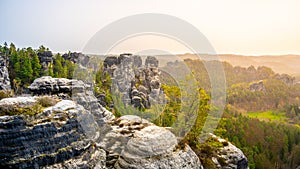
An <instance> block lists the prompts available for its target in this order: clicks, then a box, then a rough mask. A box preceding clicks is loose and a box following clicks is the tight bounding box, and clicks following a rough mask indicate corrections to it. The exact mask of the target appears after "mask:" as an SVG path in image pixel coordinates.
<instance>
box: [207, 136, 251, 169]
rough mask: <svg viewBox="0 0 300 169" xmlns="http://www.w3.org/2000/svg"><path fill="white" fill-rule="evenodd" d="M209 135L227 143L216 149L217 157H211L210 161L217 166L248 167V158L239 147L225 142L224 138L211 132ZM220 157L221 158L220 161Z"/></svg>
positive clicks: (247, 168)
mask: <svg viewBox="0 0 300 169" xmlns="http://www.w3.org/2000/svg"><path fill="white" fill-rule="evenodd" d="M211 137H213V138H215V139H216V140H217V141H218V142H220V143H227V144H226V145H224V147H222V148H220V149H219V150H218V151H217V158H216V157H213V158H212V161H213V162H214V163H215V164H216V165H217V167H218V168H227V169H235V168H236V169H249V167H248V160H247V158H246V156H245V155H244V153H243V152H242V151H241V150H240V149H238V148H237V147H235V146H234V145H233V144H231V143H230V142H227V141H226V140H224V139H222V138H220V137H217V136H215V135H213V134H211ZM220 159H222V161H221V160H220ZM221 164H223V165H224V166H222V165H221Z"/></svg>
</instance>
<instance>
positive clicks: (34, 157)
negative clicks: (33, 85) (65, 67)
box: [0, 97, 105, 168]
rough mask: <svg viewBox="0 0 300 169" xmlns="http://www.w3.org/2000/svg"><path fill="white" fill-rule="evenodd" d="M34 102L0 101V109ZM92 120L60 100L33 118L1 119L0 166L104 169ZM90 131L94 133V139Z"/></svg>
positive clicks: (32, 99) (80, 110) (102, 156)
mask: <svg viewBox="0 0 300 169" xmlns="http://www.w3.org/2000/svg"><path fill="white" fill-rule="evenodd" d="M35 102H37V97H35V98H13V99H11V98H10V100H8V99H2V100H1V101H0V107H4V106H12V105H14V106H16V107H17V108H22V107H24V106H32V104H34V103H35ZM92 119H93V117H92V116H91V115H90V113H89V112H88V111H86V110H85V109H84V108H83V107H82V106H80V105H78V104H76V103H75V102H73V101H70V100H63V101H60V102H58V103H57V104H56V105H54V106H51V107H48V108H45V109H44V110H43V111H42V112H41V113H38V114H37V115H35V116H26V115H16V116H1V118H0V145H1V146H0V154H1V155H0V156H1V158H0V161H1V162H0V166H1V167H2V168H42V167H46V166H48V167H47V168H49V167H50V166H52V165H54V166H61V167H64V168H74V167H75V168H76V167H79V168H93V167H95V166H100V168H101V167H102V168H103V167H104V166H105V151H104V150H102V149H101V148H100V147H98V146H97V145H96V144H95V143H94V142H95V140H96V139H97V137H99V135H97V131H95V130H93V129H94V128H95V126H96V125H97V124H96V123H95V122H94V121H93V120H92ZM86 124H89V125H86ZM91 131H95V133H94V135H93V137H90V135H89V132H91ZM50 168H51V167H50Z"/></svg>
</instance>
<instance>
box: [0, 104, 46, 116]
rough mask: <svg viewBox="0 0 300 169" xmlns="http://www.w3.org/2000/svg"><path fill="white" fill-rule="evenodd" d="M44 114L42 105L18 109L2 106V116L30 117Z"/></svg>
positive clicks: (0, 109)
mask: <svg viewBox="0 0 300 169" xmlns="http://www.w3.org/2000/svg"><path fill="white" fill-rule="evenodd" d="M41 112H42V106H41V105H40V104H35V105H33V106H27V107H16V106H6V107H5V106H2V107H0V115H1V116H4V115H9V116H13V115H21V114H23V115H30V116H33V115H35V114H38V113H41Z"/></svg>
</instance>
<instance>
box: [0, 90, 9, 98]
mask: <svg viewBox="0 0 300 169" xmlns="http://www.w3.org/2000/svg"><path fill="white" fill-rule="evenodd" d="M11 96H12V93H11V91H5V90H0V100H1V99H4V98H8V97H11Z"/></svg>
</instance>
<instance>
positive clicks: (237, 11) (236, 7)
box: [0, 0, 300, 56]
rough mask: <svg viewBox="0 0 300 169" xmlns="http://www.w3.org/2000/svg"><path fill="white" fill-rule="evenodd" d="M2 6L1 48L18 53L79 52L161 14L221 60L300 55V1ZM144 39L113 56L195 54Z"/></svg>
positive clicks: (6, 2)
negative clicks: (120, 25) (109, 31)
mask: <svg viewBox="0 0 300 169" xmlns="http://www.w3.org/2000/svg"><path fill="white" fill-rule="evenodd" d="M0 4H1V5H0V14H1V15H0V18H1V21H2V23H3V24H2V25H1V28H0V29H1V31H0V37H1V38H0V43H1V44H3V43H4V42H7V43H10V42H12V43H14V44H15V45H16V46H17V47H19V48H23V47H33V48H38V47H39V46H40V45H44V46H46V47H49V48H50V49H51V50H52V51H54V52H60V53H62V52H67V51H77V52H80V51H82V50H83V48H84V46H85V45H86V43H87V42H88V40H89V39H90V38H91V37H92V36H93V35H94V34H95V33H96V32H97V31H99V30H100V29H101V28H103V27H104V26H106V25H108V24H110V23H112V22H114V21H116V20H119V19H121V18H123V17H126V16H131V15H134V14H141V13H161V14H167V15H171V16H175V17H178V18H180V19H183V20H185V21H187V22H189V23H190V24H192V25H194V26H195V27H196V28H197V29H198V30H199V31H200V32H202V33H203V34H204V36H206V38H207V39H208V40H209V42H210V43H211V44H212V46H213V47H214V48H215V50H216V53H217V54H235V55H250V56H253V55H254V56H256V55H287V54H300V21H299V18H300V11H299V10H298V7H299V6H300V1H297V0H288V1H284V0H278V1H271V0H266V1H263V2H261V1H258V0H254V1H243V2H240V1H238V0H229V1H226V2H223V1H218V0H213V1H189V2H183V1H170V0H167V1H163V2H160V1H158V0H155V1H147V2H140V1H136V0H132V1H126V2H124V1H119V0H112V1H95V0H91V1H71V0H66V1H63V2H61V1H58V0H53V1H35V0H29V1H18V0H3V1H1V2H0ZM147 38H148V39H147ZM159 38H161V37H159ZM137 39H138V38H137ZM141 39H142V40H143V43H139V42H140V41H139V39H138V40H132V39H131V42H127V45H126V44H125V45H123V46H122V45H121V46H119V47H118V48H117V49H116V50H115V51H114V53H125V52H131V53H136V52H139V51H141V50H145V49H157V48H161V49H164V51H167V52H169V53H173V54H184V53H190V52H189V51H188V50H186V49H185V48H184V47H180V45H178V44H176V43H178V42H171V41H170V39H169V40H161V39H160V40H155V41H154V42H155V43H153V37H152V40H151V38H150V39H149V37H146V39H145V38H144V37H141V38H140V40H141ZM129 41H130V39H129ZM173 41H174V40H173ZM170 44H171V45H170Z"/></svg>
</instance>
